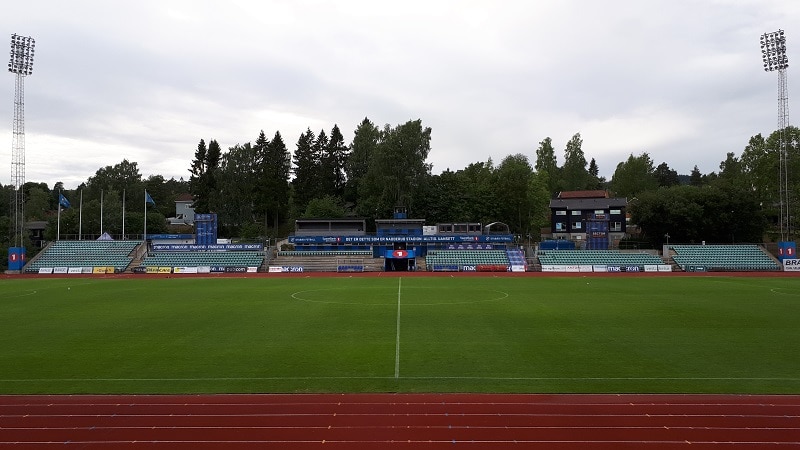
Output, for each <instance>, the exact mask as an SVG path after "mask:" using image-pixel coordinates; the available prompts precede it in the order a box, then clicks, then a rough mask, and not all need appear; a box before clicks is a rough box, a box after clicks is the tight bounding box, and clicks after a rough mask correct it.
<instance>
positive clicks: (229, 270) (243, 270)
mask: <svg viewBox="0 0 800 450" xmlns="http://www.w3.org/2000/svg"><path fill="white" fill-rule="evenodd" d="M246 272H247V267H244V266H227V267H225V273H246Z"/></svg>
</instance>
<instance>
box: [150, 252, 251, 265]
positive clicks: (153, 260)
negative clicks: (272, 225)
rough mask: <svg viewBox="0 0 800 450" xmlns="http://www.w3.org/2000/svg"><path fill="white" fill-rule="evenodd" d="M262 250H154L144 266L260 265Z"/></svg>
mask: <svg viewBox="0 0 800 450" xmlns="http://www.w3.org/2000/svg"><path fill="white" fill-rule="evenodd" d="M263 263H264V254H263V253H262V252H247V251H243V252H239V251H230V252H153V253H150V255H148V256H147V257H145V258H144V260H142V263H141V265H142V266H143V267H184V266H186V267H194V266H220V267H229V266H247V267H260V266H261V265H262V264H263Z"/></svg>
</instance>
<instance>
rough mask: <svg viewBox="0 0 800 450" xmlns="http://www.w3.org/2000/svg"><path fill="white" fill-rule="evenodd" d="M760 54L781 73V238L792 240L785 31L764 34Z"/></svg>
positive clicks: (770, 67)
mask: <svg viewBox="0 0 800 450" xmlns="http://www.w3.org/2000/svg"><path fill="white" fill-rule="evenodd" d="M761 56H762V58H763V60H764V71H766V72H774V71H777V72H778V140H779V142H778V160H779V163H778V191H779V193H780V207H781V218H780V222H781V240H782V241H790V240H791V239H792V223H791V208H790V198H789V159H788V156H789V152H788V149H787V146H788V136H787V133H788V127H789V94H788V89H787V87H786V69H788V68H789V58H788V57H787V56H786V36H785V35H784V32H783V30H778V31H773V32H771V33H764V34H763V35H761Z"/></svg>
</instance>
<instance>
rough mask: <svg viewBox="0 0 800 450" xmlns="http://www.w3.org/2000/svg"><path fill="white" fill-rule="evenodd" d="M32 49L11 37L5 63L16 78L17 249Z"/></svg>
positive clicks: (14, 242) (20, 38) (20, 243)
mask: <svg viewBox="0 0 800 450" xmlns="http://www.w3.org/2000/svg"><path fill="white" fill-rule="evenodd" d="M35 46H36V45H35V41H34V40H33V38H32V37H30V36H20V35H17V34H12V35H11V60H10V61H9V63H8V71H9V72H11V73H13V74H15V75H16V82H15V83H14V125H13V131H12V140H13V142H12V145H11V184H13V185H14V199H13V202H12V203H13V205H12V208H13V221H14V232H13V233H12V236H13V239H12V245H15V246H16V247H18V248H22V247H23V245H24V240H23V238H24V236H25V214H24V200H25V196H24V193H23V187H24V185H25V77H26V76H28V75H30V74H31V73H33V50H34V47H35ZM23 255H24V253H23ZM9 258H11V256H9Z"/></svg>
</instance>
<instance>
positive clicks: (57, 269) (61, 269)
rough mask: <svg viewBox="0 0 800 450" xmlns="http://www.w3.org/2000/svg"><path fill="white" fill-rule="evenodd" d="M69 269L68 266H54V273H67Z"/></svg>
mask: <svg viewBox="0 0 800 450" xmlns="http://www.w3.org/2000/svg"><path fill="white" fill-rule="evenodd" d="M68 270H69V269H67V268H66V267H53V273H67V271H68Z"/></svg>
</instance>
